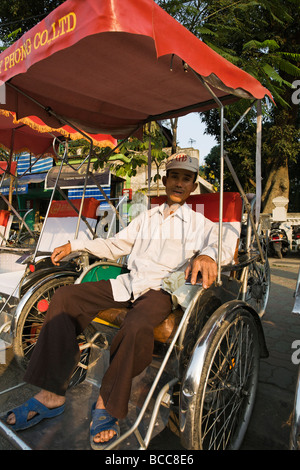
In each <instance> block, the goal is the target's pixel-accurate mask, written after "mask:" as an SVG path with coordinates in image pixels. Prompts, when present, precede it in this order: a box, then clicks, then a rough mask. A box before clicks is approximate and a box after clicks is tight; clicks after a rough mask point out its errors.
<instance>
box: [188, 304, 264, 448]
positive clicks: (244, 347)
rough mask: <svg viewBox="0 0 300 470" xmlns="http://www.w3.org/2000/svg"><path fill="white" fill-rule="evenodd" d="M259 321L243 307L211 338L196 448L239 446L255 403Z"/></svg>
mask: <svg viewBox="0 0 300 470" xmlns="http://www.w3.org/2000/svg"><path fill="white" fill-rule="evenodd" d="M259 350H260V348H259V340H258V331H257V326H256V324H255V320H254V318H253V317H252V315H251V314H250V313H249V312H248V311H247V310H245V309H240V310H239V311H238V312H237V315H236V316H235V317H234V318H232V320H231V321H230V322H226V323H224V324H223V325H222V326H221V327H220V328H219V329H218V330H217V331H216V333H215V335H214V337H212V338H210V345H209V348H208V351H207V353H206V356H205V359H204V365H203V370H202V377H201V380H200V382H199V383H200V387H199V389H198V390H197V391H195V393H196V396H197V400H196V407H195V417H194V420H193V421H194V423H195V424H194V426H195V428H194V437H195V438H194V446H193V448H194V449H199V450H225V449H226V450H231V449H238V448H239V447H240V445H241V443H242V440H243V438H244V435H245V432H246V430H247V427H248V424H249V421H250V417H251V413H252V409H253V406H254V401H255V395H256V389H257V383H258V371H259Z"/></svg>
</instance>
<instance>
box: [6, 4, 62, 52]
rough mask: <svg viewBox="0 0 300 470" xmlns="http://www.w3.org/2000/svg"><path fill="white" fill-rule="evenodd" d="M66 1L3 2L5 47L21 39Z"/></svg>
mask: <svg viewBox="0 0 300 470" xmlns="http://www.w3.org/2000/svg"><path fill="white" fill-rule="evenodd" d="M63 2H64V0H1V2H0V37H1V41H2V42H3V44H4V47H7V46H9V45H10V44H11V43H12V42H13V41H15V40H16V39H18V38H19V37H21V36H22V35H23V34H24V33H25V32H26V31H28V30H29V29H31V28H32V27H33V26H35V25H36V24H37V23H38V22H39V21H41V20H42V19H43V18H44V17H45V16H47V15H48V14H49V13H50V12H51V11H52V10H54V9H55V8H56V7H57V6H58V5H60V4H61V3H63Z"/></svg>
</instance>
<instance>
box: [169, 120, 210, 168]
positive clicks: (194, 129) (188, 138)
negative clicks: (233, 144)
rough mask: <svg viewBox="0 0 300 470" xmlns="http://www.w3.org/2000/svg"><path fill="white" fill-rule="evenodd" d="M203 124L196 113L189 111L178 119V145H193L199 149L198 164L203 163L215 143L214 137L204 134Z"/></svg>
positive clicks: (182, 146)
mask: <svg viewBox="0 0 300 470" xmlns="http://www.w3.org/2000/svg"><path fill="white" fill-rule="evenodd" d="M204 131H205V124H203V123H202V122H201V119H200V117H199V114H198V113H191V114H188V115H187V116H183V117H180V118H179V119H178V128H177V142H178V145H179V147H181V148H185V147H194V148H196V149H198V150H199V154H200V165H202V164H203V163H204V157H206V156H207V155H208V154H209V152H210V150H211V149H212V147H214V146H215V145H217V142H216V141H215V139H214V137H212V136H210V135H207V134H204Z"/></svg>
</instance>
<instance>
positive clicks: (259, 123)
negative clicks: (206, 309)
mask: <svg viewBox="0 0 300 470" xmlns="http://www.w3.org/2000/svg"><path fill="white" fill-rule="evenodd" d="M191 70H192V71H193V73H194V74H195V76H196V77H197V78H198V79H199V80H200V81H201V83H202V84H203V86H204V87H205V88H206V89H207V90H208V91H209V93H210V94H211V95H212V97H213V98H214V100H215V101H216V103H217V104H218V106H219V108H220V109H221V123H220V125H221V130H220V147H221V150H220V154H221V155H220V173H221V174H220V208H219V243H218V262H217V264H218V276H217V283H219V282H221V279H220V275H221V254H222V251H221V249H222V245H221V243H222V222H223V190H224V187H223V185H224V181H223V171H224V167H223V165H224V159H225V161H226V164H227V166H228V169H229V171H230V173H231V175H232V177H233V180H234V182H235V184H236V185H237V188H238V190H239V192H240V194H241V197H242V199H243V201H244V204H245V208H246V211H247V213H248V215H249V219H250V223H251V226H252V229H253V233H254V237H255V240H256V242H257V246H258V251H259V254H260V257H261V262H262V263H264V262H265V256H264V254H263V251H262V247H261V242H260V239H259V235H258V232H257V224H258V220H259V214H258V215H257V214H256V222H257V224H255V221H254V218H253V215H252V212H251V204H249V201H248V199H247V196H246V194H245V192H244V190H243V188H242V185H241V183H240V181H239V179H238V176H237V174H236V173H235V171H234V168H233V166H232V164H231V162H230V160H229V157H228V155H227V153H226V151H224V127H226V131H227V132H228V133H229V134H231V133H232V132H233V131H234V130H235V129H236V127H237V126H238V125H239V124H240V122H241V121H242V119H244V117H245V116H246V115H247V113H248V112H249V111H250V109H252V107H253V106H254V104H255V103H253V104H252V106H250V107H249V108H248V109H247V110H246V111H245V112H244V114H243V115H242V116H241V118H240V119H239V120H238V121H237V123H236V124H235V126H234V127H233V128H232V130H231V131H230V130H229V129H228V126H225V120H224V114H223V112H224V106H223V104H222V102H221V101H220V100H219V98H218V97H217V96H216V94H215V93H214V92H213V90H212V89H211V88H210V86H209V85H208V84H207V83H206V82H205V80H204V79H203V77H201V75H199V74H197V73H196V72H195V71H194V70H193V69H191ZM258 101H259V102H260V104H258V105H257V111H258V117H257V131H256V132H257V138H256V139H257V145H256V166H257V165H260V162H261V159H260V151H261V128H262V112H261V100H257V102H258ZM256 178H259V181H256V186H259V185H261V177H260V168H259V169H256ZM259 197H260V194H259ZM257 199H259V198H257ZM258 207H259V209H260V199H259V200H258V202H256V211H257V210H258ZM221 217H222V218H221Z"/></svg>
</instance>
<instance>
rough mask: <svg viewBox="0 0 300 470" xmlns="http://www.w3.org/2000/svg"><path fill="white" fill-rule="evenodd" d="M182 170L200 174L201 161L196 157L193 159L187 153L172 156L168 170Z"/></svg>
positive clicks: (169, 159)
mask: <svg viewBox="0 0 300 470" xmlns="http://www.w3.org/2000/svg"><path fill="white" fill-rule="evenodd" d="M175 168H176V169H182V170H189V171H192V172H194V173H197V174H198V171H199V161H198V158H196V157H191V156H190V155H187V154H186V153H174V154H173V155H171V156H170V157H169V158H168V160H167V164H166V170H167V171H168V170H173V169H175Z"/></svg>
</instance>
